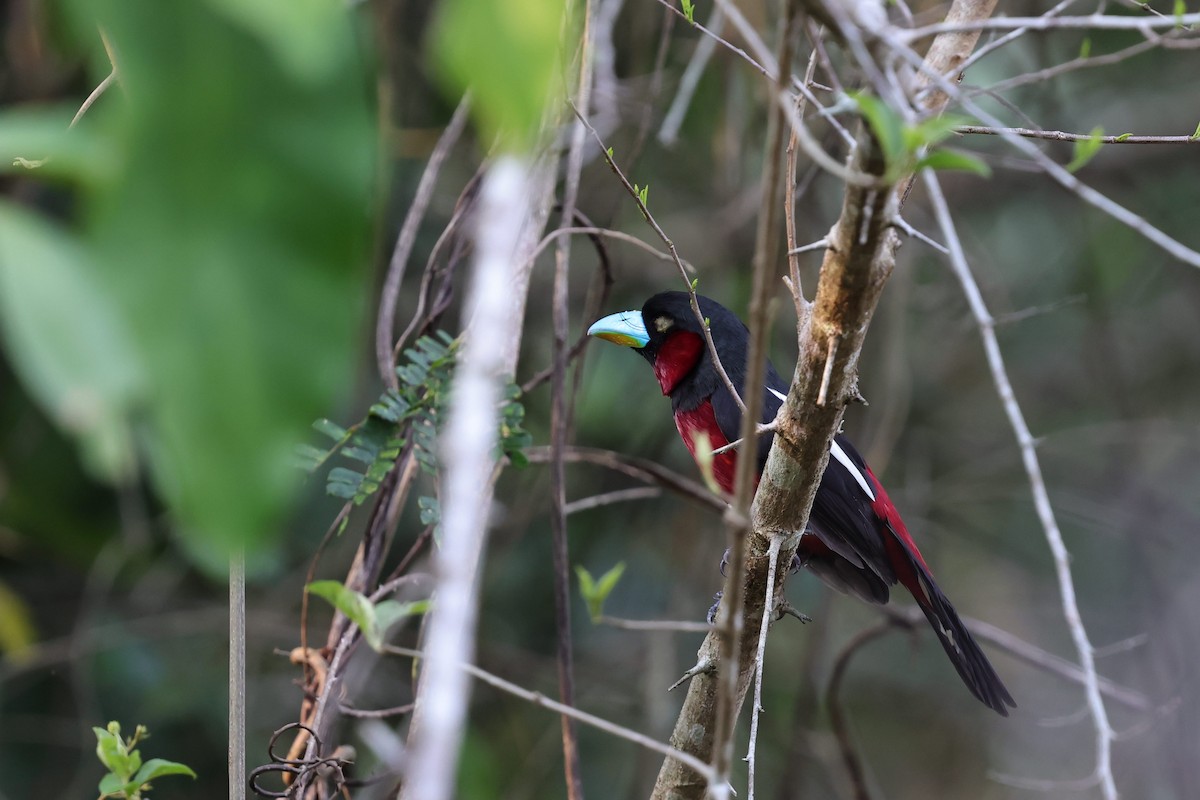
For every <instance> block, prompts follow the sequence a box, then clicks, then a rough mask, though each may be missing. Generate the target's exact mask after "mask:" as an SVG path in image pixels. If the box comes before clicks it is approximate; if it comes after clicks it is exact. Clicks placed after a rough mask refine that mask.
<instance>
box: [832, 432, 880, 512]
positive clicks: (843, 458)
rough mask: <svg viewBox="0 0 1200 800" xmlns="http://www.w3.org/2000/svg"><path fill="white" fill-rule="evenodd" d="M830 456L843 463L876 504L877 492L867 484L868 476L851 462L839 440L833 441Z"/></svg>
mask: <svg viewBox="0 0 1200 800" xmlns="http://www.w3.org/2000/svg"><path fill="white" fill-rule="evenodd" d="M829 454H830V455H831V456H833V457H834V458H836V459H837V460H838V461H839V462H841V465H842V466H843V467H845V468H846V471H847V472H849V473H850V474H851V475H852V476H854V480H856V481H858V485H859V486H861V487H862V490H863V491H864V492H866V493H867V497H869V498H871V501H872V502H874V500H875V492H873V491H871V484H870V483H868V482H867V476H866V475H863V474H862V472H860V471H859V469H858V466H857V465H856V464H855V463H854V462H853V461H851V460H850V456H848V455H846V451H845V450H843V449H842V446H841V445H840V444H838V443H837V439H834V440H833V446H832V447H830V448H829Z"/></svg>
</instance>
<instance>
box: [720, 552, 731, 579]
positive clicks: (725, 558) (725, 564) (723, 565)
mask: <svg viewBox="0 0 1200 800" xmlns="http://www.w3.org/2000/svg"><path fill="white" fill-rule="evenodd" d="M728 566H729V548H728V547H726V548H725V552H724V553H723V554H722V555H721V577H722V578H724V577H726V575H725V568H726V567H728Z"/></svg>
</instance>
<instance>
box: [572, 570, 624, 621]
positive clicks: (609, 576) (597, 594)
mask: <svg viewBox="0 0 1200 800" xmlns="http://www.w3.org/2000/svg"><path fill="white" fill-rule="evenodd" d="M624 572H625V562H624V561H622V562H620V563H618V564H617V565H616V566H614V567H613V568H612V569H610V570H609V571H608V572H606V573H604V574H603V575H602V576H600V579H599V580H595V579H594V578H592V573H590V572H588V571H587V570H586V569H585V568H584V567H582V566H576V567H575V574H576V575H578V576H579V593H580V595H582V597H583V601H584V603H586V604H587V608H588V615H589V616H590V617H591V619H592V622H599V621H600V618H601V617H602V616H604V601H605V600H607V599H608V596H609V594H611V593H612V590H613V589H614V588H615V587H616V585H617V581H619V580H621V575H622V574H623V573H624Z"/></svg>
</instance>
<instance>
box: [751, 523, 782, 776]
mask: <svg viewBox="0 0 1200 800" xmlns="http://www.w3.org/2000/svg"><path fill="white" fill-rule="evenodd" d="M782 544H783V537H781V536H779V535H778V534H776V535H774V536H772V537H771V546H770V548H769V549H768V550H767V558H768V559H769V560H768V562H767V599H766V605H765V606H764V608H765V610H764V611H763V615H762V619H761V620H760V621H759V623H758V657H757V659H756V660H755V663H754V707H753V708H751V709H750V746H749V748H748V749H747V751H746V763H747V764H748V777H747V778H746V781H747V783H748V786H749V788H748V789H747V790H746V797H747V800H754V767H755V764H756V763H757V759H756V758H755V750H756V748H757V746H758V715H759V714H761V713H762V710H763V707H762V679H763V660H764V656H765V655H766V652H767V629H768V628H770V627H771V616H772V612H773V610H774V607H775V603H774V600H775V571H776V570H777V569H778V568H779V547H780V545H782Z"/></svg>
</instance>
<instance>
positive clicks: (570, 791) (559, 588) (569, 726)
mask: <svg viewBox="0 0 1200 800" xmlns="http://www.w3.org/2000/svg"><path fill="white" fill-rule="evenodd" d="M593 16H594V14H593V10H592V3H591V0H584V3H583V42H582V44H581V47H580V53H579V80H578V84H577V90H576V94H575V105H576V108H577V111H576V114H577V117H578V118H577V120H576V121H575V124H574V125H572V126H571V146H570V149H569V151H568V152H567V163H566V176H565V179H564V183H563V202H562V219H563V223H564V224H567V225H569V224H571V222H572V221H573V219H574V217H575V205H576V200H577V199H578V196H579V175H580V172H581V171H582V170H583V146H584V141H585V137H586V135H587V131H586V130H585V128H584V126H583V120H584V119H586V118H587V114H588V108H589V106H590V101H591V94H592V66H593V60H592V59H593V53H592V37H593V36H594V19H593ZM610 19H611V17H610ZM557 245H558V246H557V248H556V252H555V258H554V292H553V304H552V305H553V309H552V317H553V321H554V364H553V366H554V369H553V371H552V372H551V376H550V398H551V399H550V497H551V510H550V527H551V545H550V549H551V554H552V562H553V565H554V627H555V633H556V636H555V654H556V661H557V664H558V696H559V699H560V700H561V701H562V703H563V704H564V705H566V706H574V705H575V664H574V658H573V653H572V646H573V645H572V639H571V558H570V551H569V546H568V542H567V511H566V505H567V489H566V483H567V479H566V463H565V462H564V460H563V451H564V450H565V449H566V446H567V439H568V438H569V437H570V431H569V427H570V422H569V420H570V415H569V413H568V411H567V364H568V362H569V360H570V354H569V353H568V352H567V336H568V333H569V331H568V328H569V326H570V318H569V311H568V308H567V303H568V299H567V296H568V290H569V286H570V282H569V276H570V260H571V237H570V236H560V237H558V239H557ZM517 323H518V324H519V323H520V320H517ZM497 330H503V329H502V328H498V329H497ZM562 748H563V773H564V779H565V780H566V785H567V798H568V800H583V778H582V776H581V775H580V767H579V737H578V734H577V733H576V731H575V724H574V722H573V720H572V718H571V717H569V716H563V718H562Z"/></svg>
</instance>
